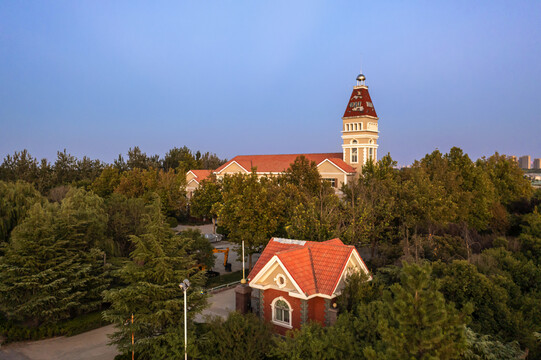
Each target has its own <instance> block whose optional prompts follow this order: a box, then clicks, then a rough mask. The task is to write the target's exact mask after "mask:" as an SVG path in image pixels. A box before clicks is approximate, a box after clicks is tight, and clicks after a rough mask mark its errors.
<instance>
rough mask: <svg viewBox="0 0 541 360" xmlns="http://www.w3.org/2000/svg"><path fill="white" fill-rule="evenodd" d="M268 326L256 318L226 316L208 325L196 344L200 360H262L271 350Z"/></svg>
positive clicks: (236, 315)
mask: <svg viewBox="0 0 541 360" xmlns="http://www.w3.org/2000/svg"><path fill="white" fill-rule="evenodd" d="M275 341H276V339H274V338H273V336H272V333H271V329H270V326H269V325H268V324H267V323H264V322H262V321H261V320H259V319H258V318H257V317H256V316H255V315H253V314H248V315H241V314H239V313H237V312H232V313H230V314H229V316H228V317H227V319H226V320H223V319H221V318H219V317H216V318H214V319H212V320H211V321H210V322H209V323H208V332H206V333H205V334H204V335H203V336H202V339H201V341H199V342H198V344H197V347H198V353H199V357H198V358H200V359H209V360H210V359H246V360H248V359H255V360H257V359H265V358H266V355H267V354H269V353H270V351H271V349H272V348H273V346H274V343H275Z"/></svg>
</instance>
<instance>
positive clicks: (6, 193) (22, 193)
mask: <svg viewBox="0 0 541 360" xmlns="http://www.w3.org/2000/svg"><path fill="white" fill-rule="evenodd" d="M38 202H40V203H43V202H44V199H43V198H42V196H41V195H40V194H39V192H38V191H37V190H36V189H34V187H33V186H32V185H31V184H29V183H25V182H23V181H20V180H19V181H17V182H4V181H0V244H1V243H2V242H4V241H7V240H8V238H9V235H10V233H11V231H12V230H13V229H14V228H15V227H16V226H17V225H18V224H19V223H20V222H21V221H22V220H23V219H24V217H25V216H26V213H27V212H28V210H29V209H30V208H31V207H32V205H34V204H35V203H38Z"/></svg>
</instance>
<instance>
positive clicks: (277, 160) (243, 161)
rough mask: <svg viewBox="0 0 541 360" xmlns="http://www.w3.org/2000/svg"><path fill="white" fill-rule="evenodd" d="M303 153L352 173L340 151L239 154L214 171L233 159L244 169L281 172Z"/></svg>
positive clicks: (307, 156) (316, 160)
mask: <svg viewBox="0 0 541 360" xmlns="http://www.w3.org/2000/svg"><path fill="white" fill-rule="evenodd" d="M301 155H304V156H305V157H306V158H307V159H308V160H310V161H314V162H315V163H316V164H318V165H319V163H321V162H322V161H324V160H326V159H327V160H329V161H331V162H332V163H333V164H335V165H336V166H338V167H339V168H340V169H342V170H343V171H345V172H347V173H354V172H355V169H354V168H353V167H351V166H350V165H348V164H346V163H345V162H344V161H343V160H342V153H323V154H282V155H239V156H235V157H234V158H233V159H231V160H229V161H228V162H226V163H225V164H223V165H222V166H220V167H219V168H218V169H216V170H215V171H214V172H215V173H219V172H220V171H222V170H223V169H225V168H226V167H227V166H228V165H229V164H231V163H232V162H233V161H235V162H236V163H237V164H239V165H240V166H242V167H243V168H244V169H246V171H251V170H252V168H257V171H258V172H262V173H275V174H276V173H283V172H285V171H286V170H287V168H289V166H290V165H291V164H293V163H294V162H295V159H297V157H299V156H301Z"/></svg>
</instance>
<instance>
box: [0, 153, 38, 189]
mask: <svg viewBox="0 0 541 360" xmlns="http://www.w3.org/2000/svg"><path fill="white" fill-rule="evenodd" d="M38 173H39V168H38V161H37V159H36V158H34V157H32V155H30V153H28V151H27V150H26V149H24V150H23V151H15V153H14V154H13V156H11V155H9V154H8V155H7V156H6V157H5V158H4V161H3V162H2V165H0V180H4V181H17V180H22V181H27V182H29V183H32V182H34V181H35V180H36V179H37V177H38Z"/></svg>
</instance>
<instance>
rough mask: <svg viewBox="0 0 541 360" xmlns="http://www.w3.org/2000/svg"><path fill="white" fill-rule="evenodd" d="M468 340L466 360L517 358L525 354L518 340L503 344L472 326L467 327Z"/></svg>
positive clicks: (464, 355)
mask: <svg viewBox="0 0 541 360" xmlns="http://www.w3.org/2000/svg"><path fill="white" fill-rule="evenodd" d="M466 342H467V344H468V345H467V349H466V350H465V351H464V353H463V354H462V356H463V358H464V359H466V360H515V359H522V358H524V355H525V354H524V352H523V351H522V350H521V349H520V346H519V345H518V343H517V342H511V343H508V344H503V343H501V342H499V341H497V340H494V339H492V338H491V337H490V336H488V335H479V334H476V333H475V332H474V331H473V330H472V329H470V328H466Z"/></svg>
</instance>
